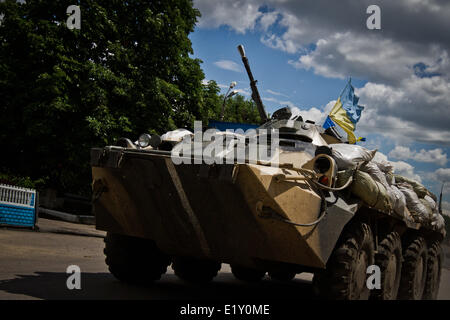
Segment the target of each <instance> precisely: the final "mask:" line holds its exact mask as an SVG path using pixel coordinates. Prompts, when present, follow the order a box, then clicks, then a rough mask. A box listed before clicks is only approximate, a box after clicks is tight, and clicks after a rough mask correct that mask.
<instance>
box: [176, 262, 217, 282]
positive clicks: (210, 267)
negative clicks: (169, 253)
mask: <svg viewBox="0 0 450 320" xmlns="http://www.w3.org/2000/svg"><path fill="white" fill-rule="evenodd" d="M220 268H221V264H220V263H219V262H216V261H211V260H201V259H196V258H190V257H176V258H174V260H173V263H172V269H173V271H174V272H175V274H176V275H177V276H178V278H180V279H182V280H184V281H187V282H193V283H206V282H209V281H211V280H212V279H214V277H215V276H217V273H218V272H219V270H220Z"/></svg>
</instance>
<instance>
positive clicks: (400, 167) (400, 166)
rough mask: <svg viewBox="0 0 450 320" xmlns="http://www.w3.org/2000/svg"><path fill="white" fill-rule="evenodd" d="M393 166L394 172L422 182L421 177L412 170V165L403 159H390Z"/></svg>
mask: <svg viewBox="0 0 450 320" xmlns="http://www.w3.org/2000/svg"><path fill="white" fill-rule="evenodd" d="M391 163H392V165H393V166H394V172H395V173H397V174H399V175H402V176H404V177H407V178H410V179H413V180H416V181H418V182H422V178H421V177H420V176H419V175H418V174H416V173H415V172H414V167H413V166H412V165H410V164H409V163H407V162H404V161H391Z"/></svg>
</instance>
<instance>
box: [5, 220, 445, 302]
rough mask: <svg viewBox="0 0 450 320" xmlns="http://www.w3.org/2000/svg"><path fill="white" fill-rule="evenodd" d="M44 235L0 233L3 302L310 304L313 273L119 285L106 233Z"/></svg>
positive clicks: (171, 278) (58, 226)
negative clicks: (74, 280)
mask: <svg viewBox="0 0 450 320" xmlns="http://www.w3.org/2000/svg"><path fill="white" fill-rule="evenodd" d="M39 227H40V231H39V232H36V231H26V230H15V229H10V228H9V229H5V228H0V299H46V300H47V299H202V300H207V299H222V298H223V299H236V298H256V299H257V298H261V299H264V300H266V301H267V300H268V299H269V300H270V299H311V298H313V293H312V286H311V278H312V275H310V274H301V275H298V276H297V277H296V279H294V280H293V281H292V282H289V283H280V282H275V281H271V280H270V279H268V278H266V279H264V280H263V281H262V282H260V283H256V284H247V283H243V282H240V281H238V280H236V279H234V277H233V275H232V274H231V272H230V268H229V266H228V265H223V266H222V269H221V271H220V273H219V275H218V276H217V277H216V278H215V279H214V281H213V282H211V283H209V284H205V285H192V284H186V283H184V282H183V281H181V280H179V279H178V278H177V277H176V276H175V275H174V274H173V271H172V269H170V268H169V269H168V272H167V274H165V275H163V276H162V278H161V280H160V281H158V282H156V283H155V284H154V285H153V286H151V287H147V288H145V287H139V286H132V285H128V284H124V283H121V282H119V281H117V280H116V279H115V278H114V277H113V276H112V275H111V274H110V273H109V272H108V270H107V267H106V265H105V263H104V256H103V246H104V245H103V238H102V236H103V235H104V233H103V232H100V231H97V230H94V229H93V227H92V226H84V225H76V224H71V223H66V222H59V221H51V220H45V219H40V222H39ZM69 265H78V266H79V267H80V269H81V290H69V289H67V286H66V281H67V278H68V276H69V275H68V274H66V269H67V267H68V266H69ZM438 298H439V299H450V269H447V268H446V269H443V274H442V280H441V289H440V293H439V297H438Z"/></svg>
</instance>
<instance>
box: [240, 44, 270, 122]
mask: <svg viewBox="0 0 450 320" xmlns="http://www.w3.org/2000/svg"><path fill="white" fill-rule="evenodd" d="M237 48H238V51H239V53H240V55H241V57H242V62H243V63H244V66H245V70H247V74H248V78H249V79H250V88H251V89H252V99H253V101H255V103H256V107H257V108H258V112H259V116H260V117H261V120H262V121H263V122H266V121H267V114H266V111H265V110H264V106H263V104H262V101H261V97H260V96H259V91H258V88H257V87H256V83H257V82H258V80H255V79H254V78H253V74H252V70H250V65H249V63H248V59H247V57H246V56H245V51H244V47H243V46H242V45H241V44H240V45H238V47H237Z"/></svg>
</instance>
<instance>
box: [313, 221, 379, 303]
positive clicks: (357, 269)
mask: <svg viewBox="0 0 450 320" xmlns="http://www.w3.org/2000/svg"><path fill="white" fill-rule="evenodd" d="M374 261H375V254H374V241H373V236H372V231H371V229H370V226H369V225H367V224H366V223H363V222H358V221H354V222H352V223H351V225H349V226H348V227H347V228H346V231H344V233H343V235H342V236H341V238H340V240H339V242H338V244H337V245H336V247H335V249H334V250H333V253H332V254H331V256H330V258H329V260H328V263H327V267H326V270H324V271H322V272H317V273H315V274H314V278H313V289H314V292H315V293H316V295H318V296H319V297H320V298H325V299H333V300H367V299H368V298H369V296H370V291H369V289H368V288H367V285H366V277H367V274H366V271H367V267H368V266H370V265H373V264H374Z"/></svg>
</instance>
